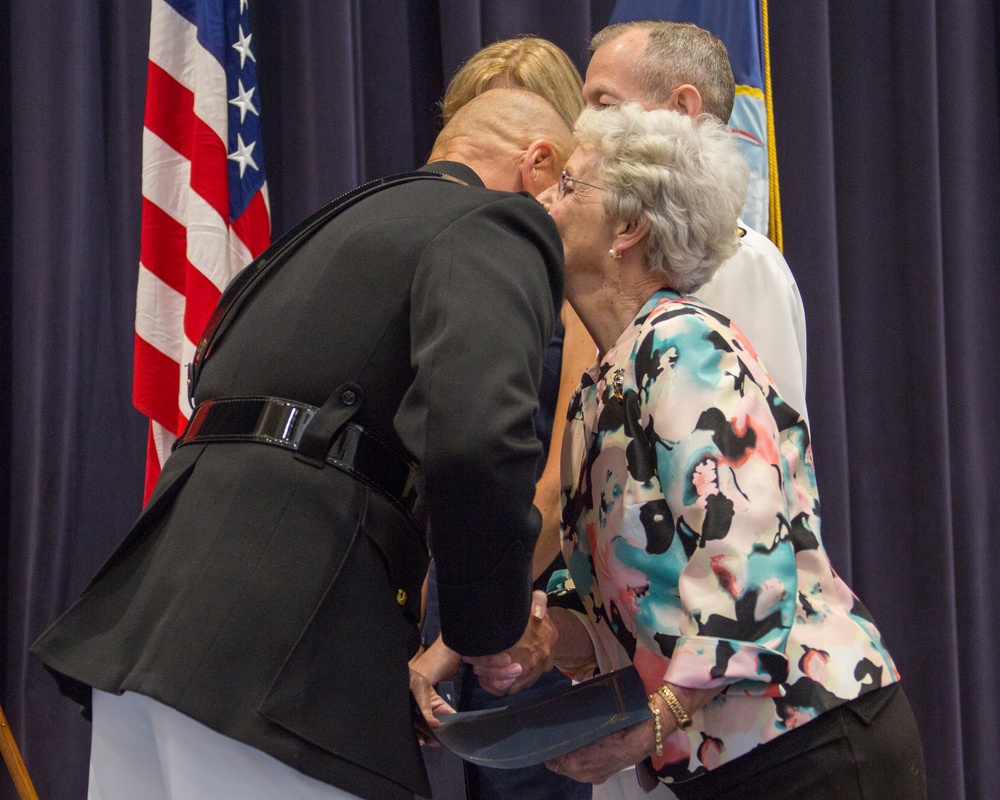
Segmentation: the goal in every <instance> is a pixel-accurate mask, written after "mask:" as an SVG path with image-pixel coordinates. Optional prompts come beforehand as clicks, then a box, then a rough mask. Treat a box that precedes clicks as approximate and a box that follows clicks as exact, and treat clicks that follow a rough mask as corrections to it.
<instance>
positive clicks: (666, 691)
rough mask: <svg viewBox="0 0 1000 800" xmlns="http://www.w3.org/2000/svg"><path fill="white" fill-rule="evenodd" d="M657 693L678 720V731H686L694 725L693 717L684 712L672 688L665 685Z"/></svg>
mask: <svg viewBox="0 0 1000 800" xmlns="http://www.w3.org/2000/svg"><path fill="white" fill-rule="evenodd" d="M656 693H657V694H658V695H660V697H662V698H663V699H664V700H665V701H666V703H667V708H669V709H670V713H671V714H673V715H674V719H676V720H677V727H678V729H680V730H682V731H686V730H687V729H688V728H690V727H691V723H692V720H691V715H690V714H688V713H687V711H685V710H684V706H682V705H681V701H680V700H678V699H677V695H675V694H674V693H673V692H672V691H670V687H669V686H667V685H666V684H664V685H663V686H661V687H660V688H659V689H657V690H656Z"/></svg>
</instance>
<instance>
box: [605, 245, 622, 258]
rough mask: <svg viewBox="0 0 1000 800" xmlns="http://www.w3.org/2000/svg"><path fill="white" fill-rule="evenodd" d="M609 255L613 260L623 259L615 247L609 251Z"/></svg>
mask: <svg viewBox="0 0 1000 800" xmlns="http://www.w3.org/2000/svg"><path fill="white" fill-rule="evenodd" d="M608 255H609V256H611V257H612V258H621V256H620V255H619V254H618V251H617V250H615V248H613V247H612V248H611V249H610V250H608Z"/></svg>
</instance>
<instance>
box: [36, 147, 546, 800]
mask: <svg viewBox="0 0 1000 800" xmlns="http://www.w3.org/2000/svg"><path fill="white" fill-rule="evenodd" d="M425 169H430V170H433V171H441V172H446V173H449V174H451V175H453V176H455V177H457V178H459V179H461V181H464V182H465V183H464V184H463V183H462V182H458V181H453V180H421V181H417V182H413V183H407V184H404V185H401V186H395V187H392V188H388V189H384V190H382V191H380V192H378V193H376V194H374V195H373V196H371V197H368V198H366V199H364V200H362V201H361V202H359V203H358V204H356V205H354V206H352V207H350V208H348V209H347V210H346V211H344V212H343V213H341V214H340V215H339V216H337V217H335V218H334V219H333V220H331V221H330V222H328V223H327V224H325V225H324V226H322V227H321V228H320V229H319V230H317V231H316V232H315V233H314V234H313V235H312V236H311V237H310V238H309V239H308V240H307V241H306V243H305V244H304V245H303V246H302V247H301V248H300V249H299V250H298V251H296V252H295V254H294V255H293V256H292V257H291V258H290V259H289V260H288V261H287V262H286V263H285V264H284V265H283V266H282V267H281V268H280V270H278V271H276V272H275V273H274V274H273V275H271V276H270V277H269V278H268V279H267V282H266V283H265V284H264V285H263V287H262V288H261V290H260V293H259V295H258V296H257V297H256V298H254V299H253V300H252V301H251V302H249V303H248V304H247V305H246V306H245V307H244V308H243V310H242V311H241V312H240V314H239V316H238V317H237V318H236V320H235V322H234V323H233V324H232V325H231V327H229V329H228V330H227V332H226V333H225V335H224V337H223V338H222V339H221V340H220V341H219V342H218V344H217V345H216V347H215V349H214V352H213V353H212V354H211V356H210V357H209V358H208V360H207V361H206V362H205V365H204V368H203V370H202V372H201V376H200V379H199V382H198V384H197V394H196V397H195V400H196V402H201V401H203V400H207V399H216V398H226V397H244V396H273V397H282V398H288V399H291V400H295V401H299V402H304V403H309V404H312V405H314V406H321V405H322V404H324V403H325V402H326V401H327V400H328V399H329V398H330V397H331V395H334V392H335V390H336V389H337V387H339V386H342V385H343V384H344V383H345V382H353V383H355V384H357V385H358V386H359V387H360V391H359V392H358V393H357V396H358V397H357V398H355V397H351V398H349V400H350V401H353V403H352V404H353V405H354V408H352V409H350V414H352V415H353V417H352V421H353V422H355V423H358V424H360V425H361V426H362V427H363V428H364V429H365V430H366V431H368V432H369V433H370V434H372V435H374V436H376V437H378V438H379V439H381V440H382V441H384V442H386V443H388V444H390V445H392V446H394V447H396V448H398V449H399V451H401V452H403V453H406V454H408V456H409V457H410V458H412V459H413V460H414V461H415V462H417V463H418V464H419V467H420V470H419V475H420V479H419V486H420V491H421V496H422V500H423V503H424V507H425V509H426V517H427V518H428V519H429V526H430V531H431V534H430V539H431V541H430V544H431V547H432V549H433V553H434V557H435V559H436V561H437V565H438V581H439V590H440V597H441V607H442V629H443V633H444V637H445V641H446V642H447V643H448V644H449V645H450V646H451V647H453V648H454V649H456V650H458V651H459V652H461V653H463V654H466V655H482V654H487V653H494V652H499V651H501V650H503V649H505V648H506V647H509V646H510V645H511V644H513V643H514V642H515V641H516V640H517V639H518V638H519V636H520V635H521V633H522V632H523V630H524V626H525V624H526V622H527V617H528V608H529V604H530V583H531V581H530V569H531V554H532V549H533V547H534V543H535V539H536V537H537V534H538V528H539V523H540V520H539V517H538V513H537V511H536V510H535V509H534V507H533V506H532V498H533V494H534V478H535V466H536V460H537V458H538V456H539V453H540V450H541V446H540V444H539V442H538V440H537V438H536V436H535V432H534V426H533V421H532V416H533V414H534V411H535V408H536V405H537V397H538V381H539V376H540V372H541V361H542V355H543V351H544V348H545V346H546V344H547V343H548V341H549V335H550V333H551V330H552V326H553V324H554V320H555V319H556V316H557V314H558V309H559V305H560V303H561V299H562V268H563V267H562V246H561V243H560V241H559V236H558V233H557V231H556V229H555V226H554V225H553V223H552V221H551V220H550V219H549V217H548V215H547V214H546V213H545V211H544V210H543V208H542V207H541V205H539V204H538V203H537V202H536V201H535V200H534V199H532V198H531V197H529V196H528V195H526V194H511V193H505V192H495V191H490V190H488V189H485V188H483V186H482V183H481V181H480V180H479V179H478V177H477V176H476V175H475V174H474V173H473V172H472V171H471V170H469V169H468V168H467V167H464V166H463V165H460V164H455V163H448V162H440V163H436V164H432V165H429V167H427V168H425ZM466 184H467V185H466ZM358 398H363V399H358ZM295 455H296V454H295V453H294V452H293V451H291V450H288V449H283V448H280V447H274V446H269V445H266V444H258V443H249V442H213V443H209V444H203V443H197V444H187V445H185V446H182V447H178V448H177V449H176V450H175V452H174V453H173V454H172V455H171V457H170V458H169V459H168V460H167V462H166V464H165V465H164V469H163V472H162V475H161V477H160V480H159V483H158V484H157V486H156V489H155V492H154V494H153V496H152V497H151V498H150V501H149V503H148V504H147V506H146V509H145V510H144V512H143V514H142V515H141V516H140V518H139V520H138V521H137V523H136V524H135V526H134V527H133V529H132V530H131V532H130V533H129V534H128V535H127V537H126V538H125V539H124V541H123V542H122V544H121V545H120V546H119V547H118V549H117V550H116V551H115V553H114V554H113V555H112V556H111V558H110V560H109V561H108V562H107V564H106V565H105V566H104V567H103V568H102V569H101V571H100V572H99V574H98V575H97V577H96V578H95V579H94V581H93V582H92V583H91V585H90V586H89V587H88V589H87V590H86V591H85V593H84V594H83V595H82V597H81V598H80V599H79V600H78V601H77V602H76V604H75V605H74V606H73V607H72V608H71V609H70V610H69V611H68V612H67V613H66V614H65V615H63V616H62V617H61V618H60V619H59V620H58V621H57V622H56V623H54V624H53V625H52V627H50V628H49V630H48V631H46V633H45V634H43V635H42V636H41V637H40V638H39V639H38V641H37V642H36V643H35V645H34V646H33V648H32V651H33V653H34V654H35V655H36V656H38V657H39V658H40V659H41V660H42V661H43V662H44V663H45V664H46V665H47V666H48V668H49V669H50V670H51V671H52V672H53V673H55V674H56V677H57V679H58V680H59V681H60V686H61V688H62V690H63V691H64V692H65V693H66V694H69V695H70V696H71V697H74V698H75V699H77V700H78V701H79V702H81V703H83V704H86V703H87V702H89V688H90V687H92V686H93V687H97V688H99V689H102V690H104V691H107V692H122V691H125V690H129V691H134V692H139V693H142V694H146V695H149V696H151V697H153V698H156V699H158V700H160V701H162V702H164V703H166V704H167V705H169V706H172V707H174V708H176V709H178V710H180V711H181V712H183V713H184V714H187V715H189V716H191V717H193V718H194V719H196V720H199V721H201V722H203V723H204V724H206V725H209V726H210V727H212V728H214V729H216V730H218V731H221V732H222V733H224V734H226V735H228V736H230V737H233V738H235V739H237V740H240V741H243V742H246V743H248V744H250V745H252V746H254V747H257V748H259V749H261V750H263V751H265V752H267V753H270V754H272V755H274V756H276V757H277V758H279V759H281V760H283V761H285V762H287V763H288V764H291V765H293V766H294V767H296V768H298V769H300V770H301V771H303V772H304V773H306V774H309V775H312V776H314V777H317V778H319V779H321V780H324V781H326V782H328V783H331V784H333V785H335V786H339V787H341V788H343V789H345V790H347V791H349V792H352V793H354V794H358V795H360V796H362V797H369V798H380V800H381V799H384V798H397V797H398V798H403V797H410V796H412V794H413V793H419V794H423V795H427V794H429V786H428V783H427V778H426V775H425V773H424V769H423V762H422V759H421V757H420V752H419V746H418V744H417V743H416V740H415V736H414V731H413V726H412V719H413V710H412V701H411V699H410V696H409V688H408V671H407V661H408V659H409V658H410V656H411V655H413V653H414V650H415V647H416V645H417V641H418V637H417V632H416V625H417V621H418V615H419V602H420V601H419V598H420V586H421V581H422V579H423V576H424V572H425V569H426V565H427V558H428V554H427V548H426V545H425V543H424V539H423V536H422V532H421V531H420V530H419V528H421V527H422V526H420V525H414V523H413V520H412V519H411V518H409V517H408V516H407V515H406V514H404V513H402V512H401V511H400V510H399V509H398V508H397V506H395V505H394V504H393V503H392V502H391V501H390V500H388V499H387V498H386V497H385V496H384V495H383V494H382V493H381V492H379V491H378V490H376V489H374V488H372V486H371V485H367V484H365V483H363V482H361V481H358V480H356V479H355V478H354V477H352V476H350V475H348V474H346V473H345V472H343V471H341V470H339V469H337V468H335V467H333V466H330V465H326V466H324V467H322V468H321V467H318V466H315V465H312V464H308V463H304V462H303V461H301V460H298V459H296V457H295Z"/></svg>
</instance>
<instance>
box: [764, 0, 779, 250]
mask: <svg viewBox="0 0 1000 800" xmlns="http://www.w3.org/2000/svg"><path fill="white" fill-rule="evenodd" d="M760 11H761V28H762V36H761V38H762V39H763V46H764V109H765V114H766V115H767V173H768V198H769V202H768V205H769V208H768V220H769V224H768V235H769V237H770V239H771V241H772V242H774V243H775V245H777V247H778V249H779V250H781V249H783V248H782V244H783V239H784V237H783V236H782V232H781V197H780V195H779V194H778V148H777V146H776V144H775V141H774V102H773V95H772V92H771V37H770V32H769V30H768V20H767V0H761V2H760Z"/></svg>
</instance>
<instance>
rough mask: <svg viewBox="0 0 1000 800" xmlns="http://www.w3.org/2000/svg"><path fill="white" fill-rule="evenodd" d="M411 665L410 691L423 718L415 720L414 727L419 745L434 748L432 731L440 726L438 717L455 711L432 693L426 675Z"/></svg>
mask: <svg viewBox="0 0 1000 800" xmlns="http://www.w3.org/2000/svg"><path fill="white" fill-rule="evenodd" d="M413 663H414V662H411V666H410V691H411V692H412V693H413V699H414V700H416V701H417V707H418V708H419V709H420V714H421V716H422V717H423V719H422V720H417V721H416V722H415V723H414V726H415V727H416V729H417V735H418V737H419V738H420V744H426V745H432V746H436V745H437V743H438V742H437V739H435V738H434V734H433V732H432V731H433V729H434V728H437V727H438V726H439V725H440V724H441V721H440V720H439V719H438V717H440V716H442V715H444V714H454V713H455V709H453V708H452V707H451V706H450V705H448V703H447V702H445V700H444V698H443V697H441V695H439V694H438V693H437V692H436V691H434V685H433V684H432V683H431V682H430V680H428V678H427V676H426V675H424V674H422V673H421V672H418V671H417V670H416V669H414V668H413V666H412V665H413Z"/></svg>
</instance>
